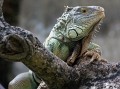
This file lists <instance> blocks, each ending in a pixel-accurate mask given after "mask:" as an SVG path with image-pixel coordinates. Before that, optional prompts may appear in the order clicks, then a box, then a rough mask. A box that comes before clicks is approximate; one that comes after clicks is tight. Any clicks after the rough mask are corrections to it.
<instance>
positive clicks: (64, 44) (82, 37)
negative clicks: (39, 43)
mask: <svg viewBox="0 0 120 89" xmlns="http://www.w3.org/2000/svg"><path fill="white" fill-rule="evenodd" d="M104 16H105V15H104V9H103V8H102V7H99V6H77V7H66V10H65V12H64V13H63V14H62V16H61V17H60V18H59V19H58V21H57V23H56V24H55V26H54V27H53V29H52V30H51V32H50V35H49V36H48V38H47V39H46V40H45V42H44V46H45V48H47V49H48V50H49V51H51V52H52V53H53V54H55V55H56V56H58V57H59V58H61V59H62V60H64V61H66V62H67V63H68V64H69V65H73V64H74V62H75V61H76V58H77V57H79V56H91V57H92V61H93V60H94V59H100V55H99V52H100V51H99V50H100V47H99V46H98V45H97V44H94V43H92V42H90V41H91V38H92V35H93V32H94V29H95V27H96V26H97V25H98V24H99V22H100V21H101V20H102V19H103V18H104ZM26 75H27V76H26ZM31 76H33V75H32V73H29V72H28V74H23V75H22V76H17V77H16V78H15V79H14V80H12V81H11V82H10V84H9V86H10V87H9V89H36V87H37V84H35V82H36V81H37V80H36V81H35V79H36V78H35V79H34V77H31ZM38 80H39V79H38ZM16 82H17V84H16ZM38 82H39V81H38ZM26 85H27V86H26ZM31 86H32V87H31Z"/></svg>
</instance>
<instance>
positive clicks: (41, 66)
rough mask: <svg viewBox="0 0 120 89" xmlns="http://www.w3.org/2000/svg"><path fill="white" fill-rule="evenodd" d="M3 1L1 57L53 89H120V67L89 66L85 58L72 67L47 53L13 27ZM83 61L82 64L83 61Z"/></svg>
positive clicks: (34, 41) (97, 63) (96, 64)
mask: <svg viewBox="0 0 120 89" xmlns="http://www.w3.org/2000/svg"><path fill="white" fill-rule="evenodd" d="M2 3H3V0H0V57H1V58H2V59H6V60H9V61H20V62H23V63H24V64H25V65H26V66H27V67H28V68H30V69H31V70H32V71H33V72H34V73H35V74H36V75H38V76H39V77H40V78H42V79H43V80H44V81H45V82H46V83H47V85H48V86H49V88H50V89H86V88H88V89H92V88H95V89H97V88H101V89H102V88H103V87H106V89H108V88H107V87H111V86H113V87H117V88H119V87H120V83H119V82H120V75H119V74H120V64H119V63H118V64H115V65H112V64H109V63H104V62H92V63H89V62H88V60H89V58H81V59H80V62H78V63H77V64H76V65H75V66H73V67H70V66H68V65H67V63H65V62H64V61H62V60H61V59H59V58H58V57H56V56H55V55H54V54H52V53H51V52H49V51H48V50H46V49H45V48H44V47H43V45H42V44H41V43H40V41H39V40H38V39H37V38H36V37H35V36H34V35H33V34H32V33H31V32H29V31H27V30H24V29H22V28H20V27H15V26H11V25H9V24H8V23H7V22H6V21H5V20H4V18H3V16H2ZM81 60H82V61H81Z"/></svg>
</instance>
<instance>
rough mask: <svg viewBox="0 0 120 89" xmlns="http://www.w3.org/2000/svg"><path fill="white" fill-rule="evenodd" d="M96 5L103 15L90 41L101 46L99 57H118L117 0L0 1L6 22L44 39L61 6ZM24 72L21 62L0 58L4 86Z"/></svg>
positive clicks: (119, 20) (119, 24)
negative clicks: (104, 15) (99, 25)
mask: <svg viewBox="0 0 120 89" xmlns="http://www.w3.org/2000/svg"><path fill="white" fill-rule="evenodd" d="M77 5H79V6H81V5H82V6H83V5H85V6H87V5H98V6H102V7H104V8H105V13H106V18H105V19H104V22H103V23H102V26H101V29H100V30H99V33H97V34H96V37H95V38H94V39H93V41H94V42H95V43H97V44H99V45H100V46H101V49H102V56H103V58H105V59H107V60H108V61H109V62H112V63H116V62H118V61H119V59H120V35H119V34H120V0H4V6H3V12H4V17H5V19H6V21H7V22H9V23H10V24H11V25H15V26H21V27H23V28H25V29H27V30H29V31H31V32H33V33H34V34H35V35H36V36H37V37H38V38H39V39H40V41H41V42H44V40H45V38H46V37H47V36H48V34H49V32H50V30H51V29H52V27H53V26H54V24H55V23H56V19H57V18H58V17H59V16H61V14H62V13H63V11H64V6H77ZM25 71H28V69H27V68H26V67H25V66H24V65H23V64H22V63H11V62H6V61H3V60H0V83H1V84H2V85H3V86H4V87H5V88H7V85H8V82H9V81H11V80H12V79H13V78H14V77H15V76H16V75H17V74H19V73H21V72H25Z"/></svg>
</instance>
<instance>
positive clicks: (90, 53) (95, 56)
mask: <svg viewBox="0 0 120 89" xmlns="http://www.w3.org/2000/svg"><path fill="white" fill-rule="evenodd" d="M83 56H84V57H91V59H90V62H93V61H94V60H97V61H102V62H107V61H106V59H103V58H102V57H101V55H100V53H98V52H96V51H86V52H85V53H84V55H83Z"/></svg>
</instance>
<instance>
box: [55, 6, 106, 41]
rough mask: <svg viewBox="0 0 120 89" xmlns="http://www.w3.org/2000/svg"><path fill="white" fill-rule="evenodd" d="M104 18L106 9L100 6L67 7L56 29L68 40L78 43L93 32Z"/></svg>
mask: <svg viewBox="0 0 120 89" xmlns="http://www.w3.org/2000/svg"><path fill="white" fill-rule="evenodd" d="M104 17H105V14H104V9H103V8H102V7H100V6H77V7H66V9H65V12H64V13H63V15H62V16H61V17H60V18H59V19H58V24H57V25H56V27H58V29H57V30H58V32H61V34H62V35H64V37H66V39H69V40H72V41H78V40H80V39H82V38H84V37H86V36H88V35H89V34H90V32H93V31H94V28H95V27H96V26H97V25H98V24H99V23H100V21H101V20H102V19H103V18H104ZM59 27H60V29H62V31H60V30H59Z"/></svg>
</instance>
